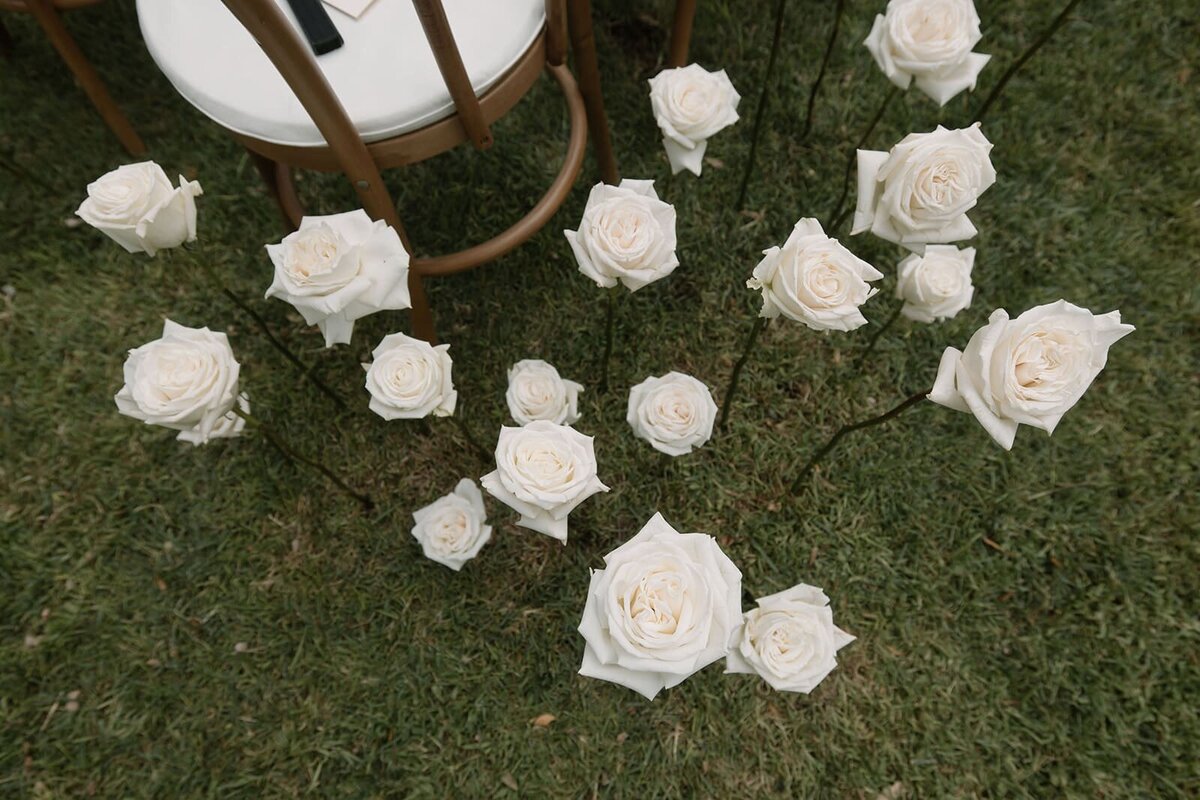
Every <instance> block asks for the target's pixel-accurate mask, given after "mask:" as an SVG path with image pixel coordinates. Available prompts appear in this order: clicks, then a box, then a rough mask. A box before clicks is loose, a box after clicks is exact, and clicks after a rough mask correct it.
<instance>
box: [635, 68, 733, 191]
mask: <svg viewBox="0 0 1200 800" xmlns="http://www.w3.org/2000/svg"><path fill="white" fill-rule="evenodd" d="M741 99H742V98H741V96H740V95H738V93H737V90H736V89H734V88H733V84H732V83H731V82H730V81H729V76H728V75H726V74H725V70H720V71H718V72H709V71H708V70H706V69H704V68H703V67H701V66H700V65H698V64H689V65H687V66H686V67H676V68H674V69H664V70H663V71H662V72H660V73H658V74H657V75H655V76H654V77H653V78H651V79H650V106H651V108H653V109H654V119H655V121H657V122H658V127H659V129H660V130H661V131H662V135H663V147H664V148H665V149H666V151H667V159H668V160H669V161H670V162H671V172H672V174H675V173H678V172H680V171H682V170H685V169H686V170H690V171H691V172H693V173H695V174H696V175H699V174H700V170H701V169H702V168H703V167H704V151H705V149H707V147H708V139H709V137H710V136H712V135H713V134H715V133H717V131H720V130H722V129H723V128H727V127H729V126H730V125H732V124H733V123H735V122H737V120H738V114H737V107H738V101H739V100H741Z"/></svg>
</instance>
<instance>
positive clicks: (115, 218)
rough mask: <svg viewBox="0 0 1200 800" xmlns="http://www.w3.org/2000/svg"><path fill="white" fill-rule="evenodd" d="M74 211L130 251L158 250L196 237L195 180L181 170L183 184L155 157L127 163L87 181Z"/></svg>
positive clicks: (197, 187)
mask: <svg viewBox="0 0 1200 800" xmlns="http://www.w3.org/2000/svg"><path fill="white" fill-rule="evenodd" d="M87 192H88V196H87V199H86V200H84V201H83V203H82V204H81V205H80V206H79V208H78V210H76V212H75V213H76V214H77V215H79V218H80V219H82V220H83V221H84V222H86V223H87V224H89V225H91V226H92V227H93V228H95V229H96V230H98V231H100V232H101V233H103V234H105V235H106V236H108V237H109V238H110V239H112V240H113V241H114V242H116V243H117V244H119V245H121V246H122V247H124V248H125V249H126V250H128V251H129V252H130V253H146V254H147V255H150V256H153V255H154V254H155V253H157V252H158V251H159V250H167V249H169V248H172V247H178V246H179V245H181V244H183V243H184V242H194V241H195V240H196V198H197V197H199V196H200V195H202V194H204V191H203V190H202V189H201V188H200V184H199V183H198V182H196V181H189V180H184V178H183V176H182V175H180V176H179V188H177V189H176V188H174V187H172V186H171V181H170V180H169V179H168V178H167V174H166V173H165V172H163V170H162V167H160V166H159V165H158V164H155V163H154V162H153V161H143V162H141V163H138V164H126V165H124V166H122V167H117V168H116V169H115V170H113V171H112V172H109V173H107V174H105V175H102V176H101V177H100V178H98V179H96V180H95V181H93V182H92V183H89V184H88V187H87Z"/></svg>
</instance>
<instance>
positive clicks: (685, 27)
mask: <svg viewBox="0 0 1200 800" xmlns="http://www.w3.org/2000/svg"><path fill="white" fill-rule="evenodd" d="M695 18H696V0H675V19H674V20H673V21H672V23H671V49H670V53H669V55H668V56H667V66H668V67H684V66H687V63H688V47H689V46H690V45H691V43H692V21H693V20H695Z"/></svg>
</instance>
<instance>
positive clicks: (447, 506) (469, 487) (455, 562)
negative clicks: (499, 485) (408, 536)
mask: <svg viewBox="0 0 1200 800" xmlns="http://www.w3.org/2000/svg"><path fill="white" fill-rule="evenodd" d="M413 523H414V524H413V529H412V535H413V538H414V539H416V540H417V541H418V542H420V543H421V550H422V551H423V552H424V553H425V557H426V558H429V559H432V560H434V561H436V562H438V563H439V564H445V565H446V566H447V567H449V568H450V569H452V570H454V571H455V572H457V571H459V570H460V569H462V567H463V564H465V563H467V562H468V561H470V560H471V559H472V558H474V557H475V556H476V555H478V554H479V550H480V548H482V547H483V546H484V545H485V544H487V542H488V540H489V539H491V538H492V526H491V525H488V524H487V510H486V509H485V508H484V507H483V494H482V493H481V492H480V491H479V487H478V486H476V485H475V481H473V480H471V479H470V478H463V479H462V480H461V481H459V482H458V485H457V486H455V487H454V491H453V492H452V493H451V494H448V495H444V496H442V497H439V498H438V499H437V500H434V501H433V502H432V503H430V504H429V505H427V506H425V507H424V508H419V509H417V510H416V511H414V512H413Z"/></svg>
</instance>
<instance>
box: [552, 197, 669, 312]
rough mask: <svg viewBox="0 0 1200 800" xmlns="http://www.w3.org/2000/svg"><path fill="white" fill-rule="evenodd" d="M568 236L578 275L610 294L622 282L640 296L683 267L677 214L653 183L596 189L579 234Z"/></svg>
mask: <svg viewBox="0 0 1200 800" xmlns="http://www.w3.org/2000/svg"><path fill="white" fill-rule="evenodd" d="M563 234H564V235H565V236H566V237H567V241H568V242H569V243H570V245H571V250H572V251H573V252H574V253H575V260H576V261H577V262H578V263H579V271H580V272H582V273H583V274H584V275H587V276H588V277H589V278H591V279H592V280H594V281H595V282H596V283H597V285H599V286H602V287H604V288H606V289H608V288H611V287H613V286H616V285H617V282H618V281H620V282H621V283H623V284H625V288H627V289H628V290H629V291H631V292H636V291H637V290H638V289H640V288H642V287H643V286H645V285H646V284H648V283H652V282H653V281H656V280H658V279H659V278H664V277H666V276H667V275H670V274H671V273H672V272H673V271H674V270H675V268H676V267H677V266H679V259H678V258H676V257H675V208H674V206H672V205H670V204H669V203H664V202H663V201H662V200H659V199H658V194H657V193H656V192H655V191H654V181H637V180H631V179H629V178H626V179H625V180H623V181H621V185H620V186H609V185H608V184H606V183H597V184H596V185H595V186H593V187H592V191H591V193H590V194H589V195H588V201H587V206H586V207H585V208H584V209H583V219H582V220H581V221H580V223H579V230H578V231H563Z"/></svg>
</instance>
